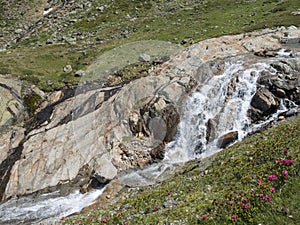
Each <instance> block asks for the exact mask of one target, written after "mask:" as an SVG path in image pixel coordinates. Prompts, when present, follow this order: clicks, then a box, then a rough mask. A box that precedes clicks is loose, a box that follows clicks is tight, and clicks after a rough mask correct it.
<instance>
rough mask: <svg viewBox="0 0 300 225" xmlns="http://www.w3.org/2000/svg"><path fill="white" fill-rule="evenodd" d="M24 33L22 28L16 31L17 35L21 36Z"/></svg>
mask: <svg viewBox="0 0 300 225" xmlns="http://www.w3.org/2000/svg"><path fill="white" fill-rule="evenodd" d="M22 32H23V30H22V29H20V28H19V29H16V30H15V33H16V34H21V33H22Z"/></svg>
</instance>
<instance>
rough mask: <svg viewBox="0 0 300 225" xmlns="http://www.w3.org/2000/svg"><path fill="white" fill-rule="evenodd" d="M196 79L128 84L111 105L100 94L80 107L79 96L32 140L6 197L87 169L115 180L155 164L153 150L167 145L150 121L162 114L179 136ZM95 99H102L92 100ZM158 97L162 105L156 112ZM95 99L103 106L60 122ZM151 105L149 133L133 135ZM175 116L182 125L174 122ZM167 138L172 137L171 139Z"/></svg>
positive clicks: (156, 79)
mask: <svg viewBox="0 0 300 225" xmlns="http://www.w3.org/2000/svg"><path fill="white" fill-rule="evenodd" d="M190 79H191V78H190V77H189V76H187V75H186V76H179V77H177V76H175V75H170V76H156V77H155V76H150V77H146V78H142V79H139V80H136V81H133V82H131V83H130V84H128V85H126V86H124V87H123V88H122V89H121V90H120V91H119V92H117V93H116V94H115V95H113V96H112V97H110V98H109V99H108V100H107V101H103V100H104V98H103V95H102V94H101V93H102V92H101V90H99V91H98V92H90V93H87V94H86V95H90V96H89V97H87V96H86V97H82V96H78V98H79V97H80V98H81V99H89V101H83V103H84V104H82V105H81V104H77V103H76V99H75V98H76V97H75V98H73V99H72V98H71V99H68V100H66V101H64V102H62V103H60V104H59V105H57V106H56V107H55V108H54V109H53V111H52V115H51V116H50V118H51V119H50V122H48V123H46V124H44V125H41V127H40V128H38V129H35V130H33V131H31V132H30V133H29V134H28V136H27V137H26V141H25V142H24V144H23V151H22V155H21V158H20V160H18V161H16V163H15V164H14V166H13V168H12V170H11V175H10V179H9V182H8V183H7V185H6V189H5V193H4V196H3V199H7V198H9V197H11V196H14V195H24V194H29V193H33V192H36V191H39V190H41V189H45V188H47V187H49V186H50V187H51V186H56V185H59V184H61V183H63V182H65V181H71V180H73V179H75V177H76V176H77V174H78V173H79V171H80V168H82V166H83V165H88V166H89V167H90V168H93V170H94V175H95V176H100V177H102V178H104V179H105V180H111V179H113V178H114V177H115V176H116V175H117V173H118V171H122V170H127V169H129V168H134V167H141V166H144V165H146V164H148V163H149V162H151V160H152V158H151V155H150V153H149V152H150V151H151V149H152V148H154V147H156V146H157V145H159V144H161V142H162V140H156V141H158V142H159V143H157V142H156V141H155V140H154V139H155V137H154V136H155V135H156V134H153V131H151V128H149V124H153V121H152V123H151V122H150V121H151V119H153V118H156V117H155V116H154V115H155V114H156V115H157V116H158V117H159V118H161V119H162V121H163V122H164V123H166V126H165V127H166V129H167V131H168V132H171V133H172V134H174V133H175V132H176V127H177V123H178V121H179V118H178V116H179V114H178V112H177V110H178V106H179V104H180V102H181V101H182V98H184V97H185V96H186V95H187V87H188V85H189V83H190ZM92 95H95V96H96V97H95V98H90V97H91V96H92ZM158 98H159V102H160V103H161V104H160V106H159V107H158V106H157V107H156V108H155V107H154V105H155V104H156V103H157V101H156V100H157V99H158ZM101 99H102V100H101ZM77 101H78V99H77ZM91 101H96V102H98V103H99V101H100V102H101V105H100V107H99V108H97V109H95V108H94V110H92V111H91V110H89V112H88V113H87V114H83V116H81V117H79V118H76V119H75V120H71V121H67V123H63V124H62V123H60V122H58V120H59V118H62V115H67V114H70V113H71V110H72V109H74V104H75V105H81V107H82V108H83V109H84V108H85V105H90V106H91V105H95V104H91ZM74 102H75V103H74ZM70 105H73V107H71V106H70ZM148 106H151V107H152V109H151V112H152V114H153V115H148V114H145V113H144V114H143V121H144V124H143V125H142V126H144V131H145V132H144V133H143V132H142V131H141V132H138V133H136V134H135V133H133V132H132V131H131V128H130V123H129V119H130V116H131V115H132V113H133V112H140V111H141V110H143V109H145V107H148ZM169 114H170V115H169ZM173 114H174V115H175V117H176V118H177V123H176V121H175V122H174V121H173V120H170V119H169V118H170V117H171V116H172V115H173ZM139 116H141V114H140V115H139ZM153 116H154V117H153ZM152 117H153V118H152ZM165 139H168V140H169V139H170V137H169V136H168V135H166V137H165ZM146 143H147V144H146Z"/></svg>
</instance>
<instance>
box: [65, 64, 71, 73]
mask: <svg viewBox="0 0 300 225" xmlns="http://www.w3.org/2000/svg"><path fill="white" fill-rule="evenodd" d="M64 72H65V73H71V72H72V66H71V65H66V66H65V67H64Z"/></svg>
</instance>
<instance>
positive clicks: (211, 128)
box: [206, 119, 217, 142]
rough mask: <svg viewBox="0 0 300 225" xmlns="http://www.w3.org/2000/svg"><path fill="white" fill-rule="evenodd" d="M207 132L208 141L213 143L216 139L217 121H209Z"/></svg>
mask: <svg viewBox="0 0 300 225" xmlns="http://www.w3.org/2000/svg"><path fill="white" fill-rule="evenodd" d="M206 127H207V131H206V135H207V136H206V141H207V142H211V141H213V140H214V139H215V137H216V130H217V123H216V120H215V119H209V120H208V121H207V124H206Z"/></svg>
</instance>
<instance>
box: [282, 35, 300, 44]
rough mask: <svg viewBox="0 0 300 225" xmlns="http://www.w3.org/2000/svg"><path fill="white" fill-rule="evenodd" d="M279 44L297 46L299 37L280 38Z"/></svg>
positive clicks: (299, 40) (299, 41)
mask: <svg viewBox="0 0 300 225" xmlns="http://www.w3.org/2000/svg"><path fill="white" fill-rule="evenodd" d="M280 42H281V43H283V44H297V43H300V38H299V37H282V38H281V39H280Z"/></svg>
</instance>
